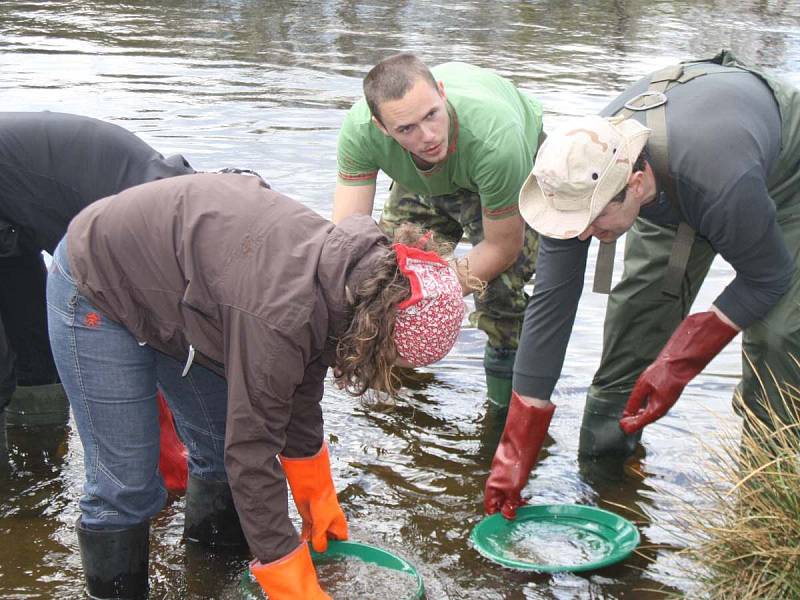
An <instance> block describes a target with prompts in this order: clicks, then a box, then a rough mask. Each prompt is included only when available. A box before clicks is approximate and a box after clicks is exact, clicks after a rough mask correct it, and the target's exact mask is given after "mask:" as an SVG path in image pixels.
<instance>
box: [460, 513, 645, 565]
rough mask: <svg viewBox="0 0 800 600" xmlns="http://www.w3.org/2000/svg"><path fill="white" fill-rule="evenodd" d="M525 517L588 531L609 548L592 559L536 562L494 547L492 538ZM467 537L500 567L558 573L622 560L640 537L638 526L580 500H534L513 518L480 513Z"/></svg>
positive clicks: (511, 528) (480, 551) (497, 536)
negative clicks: (603, 553) (556, 562)
mask: <svg viewBox="0 0 800 600" xmlns="http://www.w3.org/2000/svg"><path fill="white" fill-rule="evenodd" d="M525 521H540V522H543V523H547V522H552V523H554V524H556V523H557V524H559V525H561V526H563V525H566V526H570V527H574V528H575V529H576V530H580V531H584V532H587V533H591V534H593V535H595V536H599V537H601V538H602V539H603V540H604V541H605V542H607V543H608V545H609V546H610V551H609V552H607V553H606V554H605V555H604V556H602V557H601V558H598V559H596V560H592V561H587V562H584V563H579V564H574V565H556V564H537V563H532V562H524V561H520V560H518V559H515V558H512V557H509V556H505V555H504V554H503V553H502V551H500V550H499V549H498V544H497V543H493V542H492V540H493V539H498V538H499V539H502V538H503V537H505V536H507V535H508V533H509V532H510V531H512V530H513V528H514V527H515V526H516V525H515V524H518V523H522V522H525ZM470 540H471V542H472V545H473V546H474V547H475V549H476V550H477V551H478V552H479V553H480V554H481V555H483V556H485V557H486V558H488V559H489V560H491V561H494V562H496V563H498V564H500V565H503V566H504V567H509V568H512V569H519V570H522V571H539V572H543V573H558V572H562V571H571V572H579V571H592V570H594V569H601V568H603V567H607V566H609V565H612V564H614V563H616V562H619V561H621V560H624V559H625V558H627V557H628V556H629V555H630V553H631V552H633V550H634V549H635V548H636V547H637V546H638V545H639V541H640V538H639V530H638V529H636V526H635V525H634V524H633V523H631V522H630V521H629V520H627V519H625V518H623V517H620V516H619V515H617V514H615V513H613V512H611V511H608V510H604V509H602V508H597V507H595V506H584V505H581V504H538V505H527V506H522V507H520V508H519V509H517V518H516V519H515V520H513V521H509V520H508V519H506V518H505V517H503V516H502V515H501V514H500V513H495V514H493V515H490V516H488V517H484V518H483V519H482V520H481V521H480V522H478V524H477V525H476V526H475V527H474V528H473V530H472V533H471V534H470Z"/></svg>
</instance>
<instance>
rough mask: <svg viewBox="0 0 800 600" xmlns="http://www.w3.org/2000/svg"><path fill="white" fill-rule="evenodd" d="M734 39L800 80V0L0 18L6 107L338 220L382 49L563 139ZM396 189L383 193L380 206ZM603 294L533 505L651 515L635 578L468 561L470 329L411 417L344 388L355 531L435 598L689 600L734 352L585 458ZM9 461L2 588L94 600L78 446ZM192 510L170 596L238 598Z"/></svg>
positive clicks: (476, 423) (240, 6)
mask: <svg viewBox="0 0 800 600" xmlns="http://www.w3.org/2000/svg"><path fill="white" fill-rule="evenodd" d="M721 46H732V47H733V48H734V50H735V51H736V52H737V54H739V55H740V56H741V57H742V58H745V59H748V60H750V61H753V62H755V63H757V64H760V65H763V66H766V67H769V68H772V69H775V70H777V71H779V72H781V73H783V74H785V75H786V76H788V77H789V78H791V79H792V80H793V81H794V82H795V83H797V84H800V23H798V8H797V5H796V2H793V1H791V0H787V1H761V0H758V1H756V0H752V1H746V0H733V1H726V2H719V1H710V0H707V1H700V2H669V1H663V0H655V1H649V2H645V1H644V0H617V1H612V0H600V1H597V2H592V3H564V2H557V1H554V0H532V1H527V2H518V1H510V0H505V1H500V2H477V1H476V0H464V1H462V2H458V3H444V2H441V3H433V2H417V1H411V0H401V1H389V0H372V1H332V0H328V1H310V2H300V1H298V0H289V1H280V2H279V1H277V0H269V1H265V0H261V1H256V0H239V1H234V0H167V1H163V2H155V1H153V0H142V1H140V2H136V3H126V4H120V3H116V2H110V1H85V0H80V1H79V0H67V1H64V2H55V1H53V2H18V1H13V0H12V1H7V2H2V3H0V83H1V84H2V87H3V93H2V95H0V110H23V109H24V110H48V109H49V110H60V111H66V112H76V113H82V114H87V115H90V116H94V117H98V118H101V119H105V120H110V121H113V122H117V123H119V124H121V125H123V126H124V127H126V128H128V129H131V130H133V131H135V132H137V133H138V134H139V135H141V136H142V137H143V138H144V139H145V140H146V141H147V142H148V143H150V144H152V145H153V146H154V147H156V148H158V149H159V150H160V151H162V152H163V153H165V154H167V153H173V152H181V153H183V154H184V155H186V156H187V158H188V159H189V160H190V162H191V163H192V164H193V165H195V166H197V167H199V168H201V169H216V168H220V167H225V166H235V167H245V168H251V169H254V170H257V171H259V172H260V173H261V174H262V175H263V176H264V177H265V178H266V179H267V180H268V181H270V183H271V184H272V185H273V186H274V187H275V188H277V189H279V190H280V191H283V192H285V193H288V194H289V195H291V196H294V197H297V198H298V199H300V200H302V201H303V202H305V203H306V204H308V205H309V206H311V207H313V208H314V209H315V210H317V211H318V212H320V213H321V214H323V215H326V216H329V215H330V209H331V206H330V204H331V198H332V193H333V185H334V180H335V149H336V135H337V130H338V127H339V124H340V123H341V120H342V118H343V116H344V111H345V110H346V109H347V108H348V107H349V106H350V105H351V104H352V102H354V101H355V100H356V99H357V98H358V96H359V95H360V85H361V77H362V76H363V74H364V73H366V71H367V70H368V69H369V67H371V66H372V65H373V64H374V63H375V62H377V61H378V60H379V59H380V58H382V57H384V56H386V55H387V54H389V53H392V52H395V51H399V50H411V51H414V52H417V53H418V54H420V55H421V56H422V58H423V59H425V60H426V61H428V62H430V63H431V64H435V63H438V62H443V61H447V60H462V61H466V62H471V63H474V64H478V65H480V66H484V67H488V68H492V69H494V70H496V71H498V72H500V73H501V74H503V75H505V76H507V77H509V78H511V79H512V80H513V81H514V82H515V83H516V84H517V85H518V86H519V87H521V88H522V89H525V90H527V91H528V92H530V93H531V94H533V95H535V96H536V97H538V98H539V99H541V100H542V101H543V103H544V106H545V109H546V120H545V129H546V130H548V129H551V128H552V127H553V126H554V125H555V124H557V123H558V122H559V121H560V120H562V119H564V118H565V117H567V116H570V115H578V114H585V113H590V112H596V111H598V110H599V109H600V108H601V107H602V106H603V105H604V104H605V103H606V102H607V101H608V100H609V99H610V98H612V97H613V96H614V95H615V94H616V93H618V92H619V91H621V90H622V89H623V88H624V87H625V86H626V85H627V84H629V83H631V82H633V81H634V80H637V79H639V78H640V77H641V76H642V75H643V74H645V73H647V72H649V71H651V70H654V69H656V68H658V67H661V66H663V65H665V64H668V63H670V62H673V61H675V60H678V59H681V58H687V57H697V56H704V55H710V54H713V53H714V52H716V50H717V49H718V48H719V47H721ZM387 183H388V182H386V181H385V180H381V181H379V196H378V198H377V201H376V211H378V210H380V206H381V204H382V201H383V199H384V198H385V197H386V190H385V188H386V184H387ZM618 254H621V253H618ZM593 255H594V252H592V256H593ZM587 272H588V273H590V274H591V272H592V269H591V266H590V268H589V269H588V270H587ZM615 272H616V273H617V275H619V274H620V273H621V265H620V264H617V266H616V269H615ZM729 278H730V271H729V270H728V268H727V267H726V266H725V265H724V264H722V263H721V262H718V263H715V264H714V266H713V267H712V270H711V273H710V275H709V278H708V281H707V284H706V286H705V288H704V289H703V290H702V291H701V294H700V298H699V299H698V302H697V306H699V307H705V306H708V304H709V303H710V302H711V300H712V299H713V298H714V297H715V296H716V295H717V293H718V292H719V291H720V289H721V288H722V286H724V285H725V284H726V283H727V281H728V280H729ZM588 288H589V286H587V293H586V294H585V295H584V298H583V299H582V303H581V306H580V309H579V314H578V321H577V322H576V326H575V330H574V334H573V339H572V343H571V345H570V347H569V349H568V353H567V360H566V363H565V368H564V373H563V376H562V379H561V381H560V383H559V386H558V388H557V390H556V394H555V396H554V401H555V402H556V404H557V405H558V410H557V411H556V414H555V418H554V420H553V424H552V426H551V430H550V435H551V438H550V440H548V442H547V444H546V447H545V452H544V453H543V455H542V460H541V461H540V464H539V465H538V466H537V468H536V471H535V477H534V478H533V479H531V481H530V482H529V484H528V486H527V487H526V490H525V493H526V494H527V495H529V496H531V497H532V499H533V500H532V501H534V502H582V503H589V504H597V505H599V506H601V507H604V508H608V509H611V510H615V511H616V512H619V513H620V514H623V515H624V516H628V517H629V518H632V519H634V520H636V521H637V522H638V523H639V524H640V527H641V531H642V537H643V543H644V544H646V545H649V546H650V548H649V549H644V550H642V555H641V556H635V557H632V558H631V559H630V560H628V561H626V562H625V563H624V564H622V565H618V566H614V567H610V568H607V569H603V570H602V571H599V572H597V573H590V574H584V575H570V574H560V575H554V576H547V575H530V574H520V573H513V572H510V571H508V570H505V569H502V568H499V567H497V566H495V565H493V564H491V563H489V562H488V561H486V560H484V559H482V558H481V557H479V556H478V555H477V553H476V552H474V550H473V549H472V548H471V547H470V545H469V543H468V541H467V538H468V535H469V532H470V530H471V529H472V527H473V526H474V524H475V523H476V522H477V521H478V520H479V518H480V516H481V513H482V491H483V484H484V482H485V478H486V474H487V468H488V464H489V461H490V459H491V454H492V449H493V446H494V444H495V443H496V439H497V436H498V435H499V427H498V423H499V420H500V417H499V416H498V415H496V414H494V413H492V411H490V410H488V406H487V404H486V401H485V399H484V397H483V381H482V380H483V373H482V367H481V358H482V352H483V339H482V337H481V336H482V334H480V333H478V332H477V331H476V330H474V329H469V328H467V329H465V330H464V331H463V332H462V335H461V338H460V339H459V342H458V345H457V346H456V348H455V350H454V352H453V353H452V354H451V355H450V356H448V357H447V359H446V360H444V361H443V362H442V363H440V364H439V365H437V367H436V369H435V370H430V369H429V370H425V371H422V372H420V373H418V374H416V375H415V376H414V377H413V378H408V379H406V380H405V388H404V392H403V398H402V399H401V401H399V402H398V403H396V404H394V405H386V404H381V403H368V402H361V401H359V400H355V399H353V398H350V397H349V396H347V395H345V394H343V393H342V392H340V391H339V390H337V389H335V388H334V387H333V386H327V388H326V397H325V401H324V409H325V415H326V431H327V435H328V437H329V441H330V443H331V450H332V457H331V461H332V467H333V471H334V479H335V482H336V485H337V488H338V489H339V490H340V499H341V502H342V505H343V508H344V510H345V512H346V513H347V516H348V518H349V521H350V526H351V535H352V537H353V539H356V540H359V541H363V542H367V543H372V544H375V545H378V546H382V547H385V548H387V549H389V550H391V551H393V552H396V553H398V554H400V555H401V556H404V557H405V558H407V559H408V560H410V561H411V562H412V563H414V564H415V565H416V566H418V567H419V569H420V571H421V572H422V574H423V576H424V578H425V584H426V588H427V589H428V596H429V598H431V599H432V600H433V599H437V600H438V599H441V598H454V599H455V598H459V599H460V598H467V599H469V598H475V599H478V598H480V599H486V598H497V599H499V598H575V597H585V598H591V597H597V598H600V597H602V598H619V597H631V596H633V595H635V597H636V598H646V597H648V596H651V597H654V598H655V597H662V596H661V595H660V594H656V592H652V593H648V592H646V591H642V590H648V589H650V590H656V589H658V588H660V587H661V586H662V585H664V586H667V587H668V588H669V589H674V590H681V591H684V592H686V591H687V590H690V589H691V582H686V581H683V580H680V579H676V578H675V576H674V563H675V553H674V552H673V551H671V550H669V548H670V547H678V546H680V539H679V538H678V537H677V536H676V535H675V531H674V518H675V511H676V502H675V500H674V498H675V496H676V495H677V496H683V497H686V495H687V494H690V493H691V492H690V491H689V490H690V485H691V483H692V481H694V480H695V479H697V478H698V474H699V473H701V472H702V469H703V465H702V460H703V458H702V457H703V451H702V447H701V445H700V443H699V442H698V438H697V437H696V436H700V437H703V438H705V439H707V440H708V439H711V436H712V435H713V433H714V431H716V430H717V429H718V428H719V427H720V426H721V425H727V424H735V422H736V420H735V417H733V415H732V411H731V410H730V408H729V399H730V395H731V393H732V390H733V386H734V384H735V381H736V376H737V373H738V372H739V356H738V345H737V344H733V345H731V346H730V347H729V348H727V349H726V350H725V351H724V352H723V354H722V355H720V356H719V357H718V358H717V359H715V361H714V362H713V363H712V364H711V365H710V367H709V369H708V370H707V372H706V373H705V374H704V375H702V376H701V377H699V378H698V379H697V380H696V381H695V382H694V383H693V384H692V385H690V386H689V388H688V389H687V390H686V392H685V393H684V396H683V398H682V399H681V401H680V402H679V403H678V406H677V407H676V409H675V410H674V411H672V412H671V413H670V414H669V415H668V416H667V417H666V418H665V419H663V420H662V421H661V422H659V424H658V425H657V426H654V427H652V428H648V430H647V432H646V433H645V436H644V447H643V453H642V455H641V456H640V457H639V458H638V460H637V461H634V462H632V463H629V464H626V465H621V464H596V463H591V464H582V463H579V462H578V459H577V443H578V442H577V440H578V429H579V424H580V419H581V415H582V412H583V402H584V396H585V393H586V387H587V386H588V384H589V380H590V378H591V373H593V371H594V369H595V368H596V366H597V363H598V361H599V356H600V345H601V342H602V340H601V326H602V320H603V311H604V308H605V304H604V298H603V297H601V296H596V295H593V294H590V293H589V292H588ZM9 446H10V449H11V456H10V460H11V471H10V473H9V474H8V476H7V477H6V479H4V480H3V483H2V485H0V511H2V512H0V515H2V519H0V530H1V531H2V532H3V534H4V535H5V539H8V540H14V541H15V543H14V544H5V545H4V547H3V549H2V550H0V565H2V566H0V595H2V596H3V597H4V598H53V597H58V598H80V597H81V570H80V560H79V557H78V552H77V543H76V540H75V536H74V533H73V530H72V526H73V524H74V521H75V518H76V517H77V498H78V496H79V495H80V485H81V482H82V456H81V453H80V444H79V442H78V440H77V436H76V434H75V433H74V431H72V430H63V429H62V430H58V431H56V430H48V431H27V430H19V431H17V430H10V431H9ZM689 500H692V498H691V497H689ZM182 511H183V501H182V499H179V498H177V499H172V500H171V502H170V504H169V505H168V506H167V507H166V508H165V510H164V511H163V512H162V513H161V514H160V515H159V517H158V519H157V520H156V521H155V522H154V523H153V528H152V530H153V536H152V544H153V546H152V551H151V557H152V558H151V575H152V583H153V597H156V598H216V599H219V598H231V599H233V598H240V597H241V593H240V591H239V580H238V577H239V575H240V573H241V570H242V569H243V568H244V566H245V564H246V558H243V557H236V556H223V555H207V554H205V553H203V552H200V553H197V552H192V551H191V550H190V549H187V548H186V547H185V545H184V544H183V543H182V542H181V540H180V536H181V531H182ZM634 590H635V591H634Z"/></svg>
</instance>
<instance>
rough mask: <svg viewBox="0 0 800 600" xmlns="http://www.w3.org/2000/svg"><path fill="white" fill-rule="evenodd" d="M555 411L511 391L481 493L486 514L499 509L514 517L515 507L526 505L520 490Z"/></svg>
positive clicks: (536, 456)
mask: <svg viewBox="0 0 800 600" xmlns="http://www.w3.org/2000/svg"><path fill="white" fill-rule="evenodd" d="M555 410H556V406H555V404H549V405H548V406H546V407H545V408H539V407H538V406H533V405H532V404H527V403H526V402H524V401H523V400H522V398H520V397H519V395H518V394H517V392H511V402H510V403H509V405H508V416H507V417H506V425H505V428H504V429H503V435H502V437H501V438H500V443H499V444H498V445H497V450H495V452H494V458H493V459H492V468H491V470H490V471H489V478H488V479H487V480H486V489H485V490H484V495H483V508H484V510H485V511H486V513H487V514H490V515H493V514H494V513H496V512H497V511H498V510H499V511H500V512H501V513H502V514H503V516H504V517H505V518H506V519H513V518H514V517H516V516H517V509H518V508H519V507H520V506H521V505H523V504H525V500H523V499H522V497H521V496H520V491H522V488H524V487H525V484H526V483H528V476H529V475H530V473H531V470H532V469H533V466H534V465H535V464H536V460H537V459H538V458H539V451H540V450H541V449H542V444H543V443H544V436H545V434H547V429H548V428H549V427H550V420H551V419H552V418H553V413H554V412H555Z"/></svg>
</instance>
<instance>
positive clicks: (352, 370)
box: [335, 223, 453, 396]
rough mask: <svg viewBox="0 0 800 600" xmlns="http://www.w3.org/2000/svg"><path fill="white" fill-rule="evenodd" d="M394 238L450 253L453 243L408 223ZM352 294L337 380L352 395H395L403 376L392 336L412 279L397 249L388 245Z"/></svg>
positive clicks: (339, 351)
mask: <svg viewBox="0 0 800 600" xmlns="http://www.w3.org/2000/svg"><path fill="white" fill-rule="evenodd" d="M394 241H395V242H396V243H400V244H406V245H408V246H417V247H419V248H421V249H422V250H426V251H430V252H436V253H437V254H438V255H439V256H442V257H449V256H450V255H451V254H452V252H453V246H452V244H448V243H444V242H439V241H438V240H436V238H435V237H434V236H433V235H428V236H427V237H425V232H423V231H422V230H421V229H420V228H419V227H417V226H416V225H413V224H411V223H405V224H403V225H401V226H400V227H398V228H397V229H396V230H395V232H394ZM350 291H351V293H352V303H351V306H352V319H351V320H350V325H349V327H348V328H347V330H346V331H345V333H344V334H343V335H342V336H341V337H340V338H339V343H338V345H337V347H336V363H337V364H336V371H335V373H336V381H337V383H338V384H339V385H341V386H342V387H344V388H345V389H346V390H347V391H348V392H350V393H351V394H353V395H354V396H361V395H363V394H364V393H366V392H367V391H369V390H374V391H376V392H383V393H387V394H392V395H394V394H395V393H396V392H397V389H398V387H399V385H398V383H399V379H398V377H397V375H396V374H395V372H394V369H395V362H396V361H397V359H398V354H397V348H396V347H395V344H394V340H393V338H392V334H393V333H394V324H395V315H396V314H397V305H398V304H400V303H401V302H402V301H403V300H405V299H407V298H409V297H410V296H411V283H410V282H409V280H408V278H407V277H406V276H405V275H403V274H402V273H401V272H400V268H399V267H398V265H397V253H396V252H395V250H394V248H392V247H389V248H388V249H387V252H386V255H385V256H384V257H383V258H382V259H381V260H380V262H379V263H378V264H377V265H376V266H375V269H374V272H373V274H372V275H370V276H369V277H367V278H366V279H364V280H363V281H362V282H361V283H360V284H359V286H358V288H357V289H355V290H350Z"/></svg>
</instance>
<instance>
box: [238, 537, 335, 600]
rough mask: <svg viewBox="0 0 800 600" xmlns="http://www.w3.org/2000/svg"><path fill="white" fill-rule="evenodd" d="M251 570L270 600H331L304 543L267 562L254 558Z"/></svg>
mask: <svg viewBox="0 0 800 600" xmlns="http://www.w3.org/2000/svg"><path fill="white" fill-rule="evenodd" d="M250 572H251V573H252V574H253V577H255V578H256V581H258V584H259V585H260V586H261V588H262V589H263V590H264V591H265V592H266V593H267V596H269V600H300V599H302V600H331V597H330V596H329V595H328V594H326V593H325V592H323V591H322V588H321V587H319V582H318V581H317V572H316V571H315V570H314V563H312V562H311V552H309V551H308V544H306V543H305V542H303V543H302V544H300V545H299V546H298V547H297V549H296V550H293V551H292V552H290V553H289V554H287V555H286V556H284V557H283V558H279V559H278V560H276V561H274V562H271V563H267V564H266V565H265V564H263V563H261V562H260V561H257V560H254V561H253V562H251V563H250Z"/></svg>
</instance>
